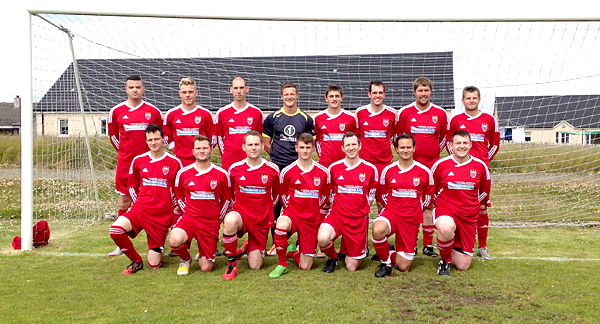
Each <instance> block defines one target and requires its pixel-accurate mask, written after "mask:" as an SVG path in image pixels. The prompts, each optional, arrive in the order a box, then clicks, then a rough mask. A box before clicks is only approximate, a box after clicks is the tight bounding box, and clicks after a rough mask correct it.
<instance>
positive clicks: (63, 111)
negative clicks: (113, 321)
mask: <svg viewBox="0 0 600 324" xmlns="http://www.w3.org/2000/svg"><path fill="white" fill-rule="evenodd" d="M42 18H43V19H42ZM599 32H600V24H599V22H597V21H592V22H590V21H586V22H577V21H572V22H556V21H552V22H527V21H523V22H342V21H329V22H325V21H322V22H315V21H274V20H269V21H262V20H219V19H188V18H185V19H184V18H149V17H120V16H86V15H60V14H43V15H39V16H35V15H34V16H32V35H33V36H32V55H33V56H32V57H33V58H32V65H33V66H32V71H33V87H34V89H33V90H34V91H33V95H34V98H33V101H34V102H35V103H36V104H35V107H34V125H33V127H34V134H35V136H34V156H33V161H34V188H35V191H34V218H35V219H49V220H51V221H52V223H53V224H52V225H51V228H52V230H53V234H59V235H60V233H68V232H70V231H73V230H76V229H77V228H81V227H83V226H87V225H88V224H91V223H93V222H95V221H98V220H101V219H102V217H103V216H104V215H111V214H115V213H116V210H117V195H116V194H115V192H114V184H113V179H114V168H115V161H116V152H115V150H114V149H113V148H112V146H111V145H110V143H109V139H108V137H107V136H106V135H107V127H106V126H107V125H106V118H107V114H108V111H109V110H110V109H111V108H112V107H113V106H114V105H116V104H118V103H120V102H123V101H125V100H126V99H127V96H126V93H125V91H124V85H125V80H126V78H127V77H128V76H129V75H132V74H136V75H140V76H141V77H142V79H143V82H144V85H145V87H146V92H145V93H144V99H145V100H146V101H148V102H150V103H152V104H154V105H156V106H157V107H158V108H159V109H160V110H161V111H162V112H163V113H164V112H166V111H167V110H169V109H171V108H173V107H174V106H177V105H178V104H180V102H181V101H180V98H179V96H178V93H177V91H178V81H179V80H180V79H181V78H182V77H192V78H194V79H195V80H196V82H197V84H198V90H199V96H198V98H197V102H198V104H200V105H202V106H203V107H205V108H208V109H210V110H211V111H212V112H213V114H214V112H216V110H217V109H219V108H220V107H221V106H224V105H226V104H228V103H230V102H231V101H232V97H231V94H230V93H229V87H230V84H231V80H232V79H233V78H234V77H236V76H242V77H244V78H246V80H247V82H248V85H249V87H250V92H249V94H248V101H249V102H250V103H253V104H255V105H257V106H258V107H259V108H261V109H262V110H263V112H265V113H268V112H271V111H274V110H276V109H279V108H280V107H281V99H280V97H279V86H280V85H281V84H282V83H283V82H287V81H291V82H294V83H296V84H297V85H298V87H299V94H300V97H299V106H300V108H301V109H303V110H307V111H309V112H310V113H314V112H316V111H319V110H323V109H325V108H326V107H327V105H326V103H325V101H324V98H323V96H324V89H325V87H326V86H327V84H329V83H337V84H340V85H341V86H342V87H343V88H344V102H343V103H342V106H343V108H346V109H349V110H352V111H354V110H355V109H356V108H357V107H359V106H361V105H365V104H368V103H369V98H368V96H367V84H368V82H369V81H371V80H383V81H384V82H385V83H386V99H385V101H384V103H386V104H388V105H390V106H393V107H395V108H397V109H398V108H401V107H402V106H404V105H407V104H410V103H411V102H413V101H414V94H413V93H412V81H413V80H414V79H415V78H416V77H418V76H427V77H429V78H430V79H432V80H433V84H434V85H433V90H434V91H433V95H432V102H433V103H435V104H437V105H439V106H442V107H443V108H445V109H446V110H447V111H448V113H449V115H454V114H457V113H461V112H462V111H464V107H463V105H462V103H461V101H460V99H461V96H462V88H463V87H464V86H467V85H475V86H477V87H478V88H479V89H480V90H481V96H482V102H481V105H480V108H481V110H483V111H485V112H488V113H490V114H492V115H494V116H496V117H497V119H498V122H499V125H500V127H501V135H502V138H503V141H502V143H501V145H500V152H499V153H498V155H497V156H496V158H495V159H494V161H493V162H492V163H491V171H492V192H491V199H492V203H493V208H491V209H490V219H491V221H492V226H527V225H537V226H539V225H557V224H560V225H585V224H598V222H599V221H600V216H599V215H600V210H599V207H598V206H600V185H599V184H598V183H599V182H598V178H599V177H600V176H599V174H598V171H599V167H600V162H599V161H600V147H599V146H598V144H599V143H600V101H599V100H598V99H599V97H600V91H599V90H598V89H600V88H599V83H600V61H598V60H597V58H598V57H600V42H598V38H599ZM67 33H70V34H71V35H72V37H73V52H71V49H70V44H69V38H68V37H67ZM72 55H74V57H75V58H76V60H77V67H78V70H79V79H80V81H81V82H80V88H79V90H80V91H81V96H79V95H78V93H79V92H78V88H77V83H76V78H75V73H74V65H73V58H72V57H73V56H72ZM80 98H81V103H82V105H81V104H80V100H79V99H80ZM81 106H83V111H84V115H85V121H86V126H84V125H83V121H84V119H83V117H82V116H83V115H82V112H81V111H80V109H81ZM86 128H87V135H86V134H85V132H84V129H86ZM87 144H89V149H88V145H87ZM88 152H90V153H91V159H89V158H88ZM442 154H445V152H443V153H442ZM217 157H218V154H217ZM90 161H92V164H93V166H94V172H92V169H91V167H90V166H91V165H90ZM217 161H218V159H217ZM94 184H95V186H94ZM94 187H95V189H94ZM96 194H97V196H98V199H96ZM99 215H100V216H99Z"/></svg>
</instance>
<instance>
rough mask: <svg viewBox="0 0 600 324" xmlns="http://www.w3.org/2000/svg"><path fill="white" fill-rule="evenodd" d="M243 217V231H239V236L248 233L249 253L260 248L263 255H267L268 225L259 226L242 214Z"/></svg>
mask: <svg viewBox="0 0 600 324" xmlns="http://www.w3.org/2000/svg"><path fill="white" fill-rule="evenodd" d="M232 213H236V214H238V215H240V213H238V212H236V211H232ZM240 217H241V218H242V231H241V232H238V237H242V236H244V234H246V233H248V253H250V251H254V250H259V251H260V253H261V254H262V256H263V257H264V256H266V255H267V239H268V238H269V230H270V228H268V227H265V228H263V227H259V226H257V225H256V224H254V223H253V222H252V221H251V220H250V219H248V218H246V217H244V216H242V215H240Z"/></svg>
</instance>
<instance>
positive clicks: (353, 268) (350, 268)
mask: <svg viewBox="0 0 600 324" xmlns="http://www.w3.org/2000/svg"><path fill="white" fill-rule="evenodd" d="M354 261H356V262H352V261H349V260H348V258H346V270H348V271H356V270H358V268H359V267H360V265H361V263H362V262H361V261H360V260H354Z"/></svg>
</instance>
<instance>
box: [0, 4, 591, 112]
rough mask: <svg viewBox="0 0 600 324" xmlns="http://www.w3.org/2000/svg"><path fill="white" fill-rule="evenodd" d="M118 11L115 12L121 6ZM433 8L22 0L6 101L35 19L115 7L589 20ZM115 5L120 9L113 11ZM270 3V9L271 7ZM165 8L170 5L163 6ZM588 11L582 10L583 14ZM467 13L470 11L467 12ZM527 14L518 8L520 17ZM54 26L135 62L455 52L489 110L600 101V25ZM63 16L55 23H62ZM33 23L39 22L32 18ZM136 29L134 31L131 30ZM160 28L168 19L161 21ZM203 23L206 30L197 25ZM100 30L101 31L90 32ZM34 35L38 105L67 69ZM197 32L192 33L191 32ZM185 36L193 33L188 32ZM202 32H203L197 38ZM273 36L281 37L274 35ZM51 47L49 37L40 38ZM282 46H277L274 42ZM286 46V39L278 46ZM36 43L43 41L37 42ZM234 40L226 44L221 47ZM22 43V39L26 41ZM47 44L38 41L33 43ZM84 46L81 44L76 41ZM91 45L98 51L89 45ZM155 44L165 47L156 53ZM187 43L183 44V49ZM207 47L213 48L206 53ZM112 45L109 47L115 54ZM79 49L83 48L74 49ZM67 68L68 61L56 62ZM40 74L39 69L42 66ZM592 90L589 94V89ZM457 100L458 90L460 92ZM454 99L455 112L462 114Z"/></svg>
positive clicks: (570, 14)
mask: <svg viewBox="0 0 600 324" xmlns="http://www.w3.org/2000/svg"><path fill="white" fill-rule="evenodd" d="M117 3H118V4H119V5H118V6H117V5H116V4H117ZM449 3H450V2H448V1H436V0H433V1H429V2H427V3H426V4H419V3H411V4H403V5H402V7H398V3H397V2H392V1H381V2H378V3H377V4H374V5H368V6H367V5H365V6H364V8H363V7H351V6H340V7H339V8H335V7H333V8H326V7H325V6H322V5H321V4H320V3H319V2H318V1H307V2H305V3H304V5H303V6H296V7H295V8H293V9H294V10H288V9H290V8H281V2H276V1H266V2H263V4H264V6H263V7H261V6H247V2H242V1H230V2H228V5H227V6H226V7H223V6H219V5H218V4H214V3H213V4H211V5H206V4H202V6H200V5H199V4H196V3H194V4H190V6H191V7H189V8H188V7H186V8H181V7H168V8H165V7H160V5H159V6H156V5H151V4H149V5H146V4H145V5H144V6H143V7H140V6H139V4H138V5H134V4H129V3H127V4H124V3H122V2H116V1H112V0H108V1H104V2H103V3H102V4H103V5H102V6H99V5H98V4H82V3H73V2H70V1H55V2H52V3H51V4H48V3H45V2H43V1H28V0H25V1H22V2H20V3H19V4H15V5H12V7H9V8H3V9H4V10H0V15H1V16H0V24H2V26H1V27H3V29H2V30H4V31H6V32H3V33H2V36H0V37H2V43H3V44H11V45H12V46H9V47H7V48H11V49H14V50H8V51H7V50H5V51H3V52H4V53H3V56H5V57H6V58H7V59H5V60H3V61H2V63H1V64H2V68H1V70H2V75H3V76H4V78H2V79H0V102H10V101H12V100H13V98H14V96H15V95H20V96H21V97H23V96H26V95H27V91H28V87H27V83H28V82H29V78H27V70H28V69H27V66H28V60H27V57H28V42H27V41H26V39H27V37H28V34H27V25H28V23H27V22H28V12H27V9H29V10H32V11H45V12H48V11H57V12H59V11H71V12H72V11H79V12H107V9H106V8H118V10H119V12H120V13H131V14H151V15H183V16H185V15H190V12H192V13H194V14H195V13H197V15H202V16H209V17H210V16H213V17H257V18H265V17H266V18H275V17H282V18H287V19H290V18H292V19H293V18H313V19H329V18H337V19H348V20H354V19H366V20H376V19H383V20H386V19H387V20H417V21H420V20H428V19H433V20H448V19H454V20H460V19H480V20H498V19H523V18H525V19H544V18H549V19H552V18H558V19H579V18H581V19H592V18H594V17H589V16H586V15H589V14H591V11H589V12H590V13H587V12H581V10H578V9H577V8H571V7H569V6H568V5H567V4H563V3H561V4H559V5H557V6H553V7H552V8H549V7H550V6H544V7H539V6H536V5H535V4H533V5H532V4H522V2H519V1H505V2H503V3H502V6H501V5H499V4H497V5H496V6H495V7H494V5H488V6H486V8H479V7H477V8H469V5H467V3H469V2H466V1H453V2H451V4H449ZM111 4H112V5H114V6H111ZM269 4H272V5H269ZM163 6H164V5H163ZM582 6H583V7H585V6H584V4H580V5H579V6H578V7H579V8H582ZM465 8H469V10H466V9H465ZM515 9H520V10H515ZM49 17H50V18H52V19H53V21H58V22H59V23H60V24H61V25H63V26H65V27H67V28H69V29H70V30H72V31H73V32H74V33H76V43H77V42H78V41H79V40H78V39H77V37H84V38H88V39H90V40H93V41H94V42H98V43H102V44H107V43H111V44H112V43H114V44H113V45H114V47H115V48H121V49H124V48H126V46H120V43H123V44H131V43H132V41H134V42H135V41H138V42H139V44H136V48H137V49H138V51H136V53H139V54H135V55H139V56H142V57H190V56H192V57H223V56H224V57H227V56H261V55H266V56H270V55H331V54H385V53H406V52H408V53H410V52H424V51H447V50H451V51H453V52H454V53H455V54H454V63H455V71H454V75H455V85H456V86H457V88H461V87H462V86H463V85H466V84H476V85H478V86H479V87H480V88H481V89H482V97H483V99H484V102H483V103H482V104H483V106H485V107H488V109H489V107H491V105H492V103H493V98H494V97H496V96H503V95H536V94H539V95H548V94H598V93H600V63H598V62H597V61H598V60H597V58H598V57H600V41H599V39H598V38H600V31H599V30H600V28H599V25H598V22H597V21H596V22H589V21H583V22H545V23H542V22H535V23H524V22H490V21H488V22H478V23H468V22H467V23H465V22H455V23H449V22H363V23H355V22H328V23H325V22H319V23H317V22H312V23H311V22H273V21H246V22H236V23H233V22H232V21H223V20H208V21H207V20H201V21H197V20H196V21H194V24H192V25H190V22H191V20H178V21H176V23H175V24H176V25H175V26H170V25H169V24H167V25H161V24H155V23H153V22H155V21H159V20H157V19H156V18H155V19H137V20H136V19H125V20H123V19H120V18H118V19H117V18H111V17H109V18H103V19H99V18H98V17H91V18H90V19H87V18H86V19H80V18H78V19H68V18H64V17H65V16H62V17H59V16H53V15H51V16H49ZM57 17H58V18H57ZM34 20H35V19H34ZM596 20H600V17H596ZM132 21H135V23H132ZM160 21H165V20H164V19H163V20H160ZM199 22H201V27H198V23H199ZM98 25H99V26H103V29H102V30H103V33H102V34H100V33H98V29H95V28H89V26H98ZM39 26H46V27H43V28H41V31H39V30H36V32H38V33H41V34H43V35H46V34H48V35H52V36H48V38H47V41H48V42H49V44H50V45H48V47H49V48H50V49H51V50H49V51H48V52H47V53H48V54H45V55H44V57H43V58H39V57H38V58H35V59H34V66H35V67H34V68H35V69H36V71H38V72H37V73H38V74H36V76H38V75H39V70H40V69H42V70H47V73H45V75H47V76H45V77H44V78H46V79H47V80H42V81H40V80H39V77H38V79H36V80H34V81H33V84H34V88H36V89H37V90H36V91H35V93H34V98H33V99H34V100H39V97H40V96H41V95H43V91H45V90H44V89H47V88H48V87H49V86H50V85H51V84H52V83H53V78H57V77H58V76H59V75H60V73H62V70H63V69H64V67H63V66H64V64H66V63H65V62H62V61H61V60H62V59H60V60H55V59H54V58H53V57H54V55H55V54H56V55H59V54H58V53H60V55H63V57H64V54H63V50H64V49H67V50H68V43H67V42H66V38H64V37H62V36H60V35H59V36H56V35H57V34H60V33H56V32H55V31H53V28H52V27H48V25H47V24H39ZM194 28H197V29H198V30H199V32H198V33H192V34H190V33H189V31H190V30H191V31H194ZM181 30H187V31H188V32H187V33H184V32H181ZM200 30H201V32H200ZM274 35H275V36H274ZM41 38H42V39H44V37H41ZM274 38H275V39H277V41H276V42H273V39H274ZM278 38H279V39H281V40H279V39H278ZM36 39H40V38H39V37H38V38H36ZM223 39H227V42H223V41H222V40H223ZM24 40H25V41H24ZM39 43H41V41H37V43H36V44H39ZM77 44H81V43H77ZM90 44H92V45H90ZM155 44H159V45H158V46H156V45H155ZM182 44H185V46H182ZM205 44H210V46H203V45H205ZM113 45H111V46H113ZM76 46H79V45H76ZM85 47H86V48H79V49H78V51H79V52H78V54H77V55H79V57H80V58H96V57H104V58H106V57H110V58H113V57H124V56H131V55H129V54H127V53H131V51H128V50H124V51H125V52H127V53H123V50H122V51H121V52H116V51H111V50H108V49H107V48H106V47H102V46H98V47H96V46H94V45H93V42H87V43H86V45H85ZM58 61H61V62H58ZM40 67H41V68H40ZM584 84H585V86H583V85H584ZM456 93H457V95H456V96H457V98H458V97H459V93H460V91H459V89H457V90H456ZM460 106H461V105H460V102H459V101H458V99H457V107H460Z"/></svg>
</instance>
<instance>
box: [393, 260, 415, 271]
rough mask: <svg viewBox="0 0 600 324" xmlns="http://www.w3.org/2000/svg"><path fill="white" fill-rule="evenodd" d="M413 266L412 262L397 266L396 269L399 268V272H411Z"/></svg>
mask: <svg viewBox="0 0 600 324" xmlns="http://www.w3.org/2000/svg"><path fill="white" fill-rule="evenodd" d="M411 266H412V262H408V263H401V264H396V268H398V270H399V271H402V272H406V271H409V270H410V267H411Z"/></svg>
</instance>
